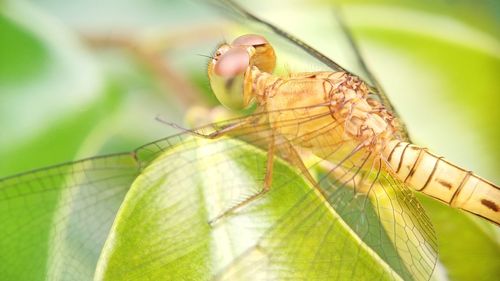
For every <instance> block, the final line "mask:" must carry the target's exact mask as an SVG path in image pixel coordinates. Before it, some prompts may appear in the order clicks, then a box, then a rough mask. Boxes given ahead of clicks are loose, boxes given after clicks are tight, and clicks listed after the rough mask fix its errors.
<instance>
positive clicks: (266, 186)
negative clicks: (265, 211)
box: [208, 134, 276, 225]
mask: <svg viewBox="0 0 500 281" xmlns="http://www.w3.org/2000/svg"><path fill="white" fill-rule="evenodd" d="M275 149H276V144H275V139H274V134H272V136H271V141H270V142H269V146H268V150H267V162H266V173H265V176H264V182H263V185H262V189H261V190H260V191H259V192H257V193H255V194H253V195H251V196H250V197H247V198H245V199H244V200H243V201H241V202H239V203H238V204H236V205H234V206H232V207H231V208H229V209H227V210H225V211H224V212H222V213H221V214H220V215H218V216H216V217H215V218H213V219H211V220H209V221H208V223H209V224H210V225H214V224H215V223H217V222H218V221H219V220H220V219H221V218H223V217H225V216H228V215H231V214H233V213H234V212H235V211H236V210H238V209H240V208H242V207H244V206H246V205H248V204H250V203H251V202H253V201H255V200H257V199H259V198H260V197H261V196H263V195H264V194H266V193H267V192H268V191H269V190H270V189H271V185H272V179H273V163H274V154H275Z"/></svg>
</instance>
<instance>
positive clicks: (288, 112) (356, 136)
mask: <svg viewBox="0 0 500 281" xmlns="http://www.w3.org/2000/svg"><path fill="white" fill-rule="evenodd" d="M251 75H252V79H251V80H252V85H253V87H252V91H251V92H252V96H253V97H255V99H256V101H257V102H258V104H259V106H260V107H265V109H266V111H268V112H269V119H270V122H271V124H272V126H274V127H275V128H276V130H277V131H279V132H280V133H281V134H283V135H285V136H287V137H288V138H289V139H296V138H300V136H314V135H318V136H317V137H316V138H330V139H333V140H338V141H346V140H350V141H352V143H354V144H355V145H362V146H366V147H367V148H368V149H370V150H372V151H375V152H381V151H382V149H383V148H384V147H385V146H386V144H387V143H388V142H389V141H390V140H392V139H393V138H395V133H396V131H397V129H396V123H395V122H396V121H395V118H394V116H393V115H392V114H391V113H390V112H388V111H387V110H386V109H385V108H384V106H383V105H382V104H380V103H379V102H378V101H376V100H374V99H372V98H370V97H369V88H368V87H367V85H366V84H365V83H364V82H363V81H362V80H361V79H359V78H358V77H356V76H353V75H349V74H347V73H345V72H306V73H297V74H292V75H289V76H287V77H278V76H275V75H271V74H268V73H262V72H260V71H259V70H258V69H256V68H254V69H253V70H252V72H251ZM290 120H298V121H296V122H295V124H296V125H290V124H293V123H294V122H290ZM284 124H287V125H286V126H284ZM325 124H327V125H326V126H325ZM299 141H300V142H302V143H306V145H307V143H308V142H307V141H304V138H303V137H302V138H301V139H300V140H299ZM329 142H331V140H329ZM311 143H312V141H311ZM311 146H314V144H311Z"/></svg>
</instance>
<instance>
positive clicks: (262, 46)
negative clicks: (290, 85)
mask: <svg viewBox="0 0 500 281" xmlns="http://www.w3.org/2000/svg"><path fill="white" fill-rule="evenodd" d="M275 65H276V56H275V53H274V49H273V47H272V46H271V44H269V42H268V41H267V40H266V39H265V38H264V37H262V36H260V35H254V34H247V35H243V36H240V37H238V38H236V39H235V40H234V41H233V42H231V43H230V44H227V43H224V44H221V45H220V46H219V47H218V48H217V51H216V52H215V54H214V56H213V58H212V59H211V60H210V62H209V64H208V76H209V78H210V86H211V87H212V90H213V92H214V93H215V95H216V96H217V99H218V100H219V101H220V102H221V103H222V104H223V105H224V106H226V107H228V108H230V109H232V110H240V109H244V108H247V107H248V106H249V105H250V104H251V102H252V100H253V99H254V96H253V89H252V87H253V77H252V75H251V70H252V67H253V66H255V67H257V68H258V69H259V70H260V71H262V72H268V73H271V72H272V71H273V70H274V67H275Z"/></svg>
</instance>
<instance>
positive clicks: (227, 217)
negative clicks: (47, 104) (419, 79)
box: [0, 1, 498, 280]
mask: <svg viewBox="0 0 500 281" xmlns="http://www.w3.org/2000/svg"><path fill="white" fill-rule="evenodd" d="M223 2H224V4H226V5H227V7H230V8H231V9H233V10H234V11H235V12H237V13H239V14H242V15H243V16H245V17H247V18H249V19H251V20H254V21H256V22H259V23H261V24H264V25H267V26H268V27H270V28H271V29H273V30H274V31H275V32H277V33H278V34H280V35H281V36H283V37H284V38H286V39H287V40H290V42H292V43H293V44H296V45H297V46H298V47H299V48H302V49H304V50H306V51H308V52H310V53H311V54H312V55H313V56H314V57H316V58H317V59H318V60H320V61H322V62H324V63H325V64H326V65H328V66H330V67H331V68H332V71H330V72H312V73H299V74H290V75H289V76H288V77H277V76H273V75H272V74H270V72H271V71H272V68H273V67H274V62H273V57H274V55H275V54H274V50H273V48H272V45H271V44H270V43H269V42H268V41H267V40H266V39H265V38H263V37H260V36H256V35H250V36H242V37H239V38H237V39H236V40H235V41H233V42H232V43H231V44H224V45H222V46H220V47H219V48H218V51H217V52H216V53H215V54H214V59H213V60H211V63H210V64H209V73H210V83H211V85H212V88H213V90H214V93H215V94H216V95H217V96H218V97H219V98H220V100H221V102H223V103H225V104H227V105H228V106H230V107H235V106H245V105H248V104H249V103H250V101H251V100H252V99H253V100H256V101H257V103H258V104H259V105H260V107H259V111H258V112H256V113H254V114H252V115H251V116H248V117H243V118H239V119H235V120H229V121H226V122H222V123H215V124H211V125H209V126H205V127H202V128H199V129H195V130H186V132H184V133H181V134H179V135H175V136H172V137H169V138H166V139H162V140H159V141H156V142H153V143H150V144H146V145H144V146H142V147H140V148H138V149H137V150H135V151H134V152H132V153H123V154H115V155H107V156H101V157H94V158H89V159H84V160H81V161H76V162H72V163H68V164H62V165H58V166H55V167H50V168H44V169H40V170H37V171H33V172H28V173H25V174H22V175H17V176H13V177H8V178H5V179H2V180H0V190H1V193H0V194H1V199H0V202H1V203H0V210H2V212H0V213H1V214H2V220H1V221H2V235H3V236H4V237H7V239H2V244H1V249H2V252H4V253H7V254H8V255H10V256H17V257H22V258H23V259H28V257H29V255H33V253H34V255H35V256H37V255H43V254H44V253H45V252H51V253H55V254H54V255H53V256H51V257H49V258H47V261H45V262H46V264H48V266H46V265H45V263H44V264H29V267H28V268H25V267H21V265H20V264H19V260H21V259H19V258H18V259H10V260H6V261H3V262H2V266H1V271H2V272H4V274H3V276H6V277H12V278H11V279H19V278H15V277H19V275H18V276H14V275H9V274H13V273H12V272H9V271H8V268H14V269H17V270H18V271H22V270H21V268H22V269H25V272H26V274H29V272H30V271H35V270H37V269H39V268H44V269H43V270H42V272H44V274H45V276H47V277H49V278H52V279H58V278H60V279H64V277H66V278H68V277H67V276H69V278H70V279H71V277H75V278H77V277H79V276H89V278H88V279H90V278H92V277H91V276H93V275H94V272H84V271H83V269H82V268H83V267H82V266H81V264H85V263H98V265H99V264H104V263H106V261H109V260H112V258H113V256H112V254H108V255H105V256H101V257H100V258H99V261H97V257H99V253H95V249H102V248H103V247H110V245H112V244H113V243H114V242H116V243H125V244H127V243H128V244H130V245H131V247H139V245H142V246H143V247H150V250H151V255H152V256H153V257H157V260H156V262H155V261H151V260H145V261H144V262H142V263H141V262H139V263H134V264H130V266H127V269H124V268H123V266H121V267H120V266H116V267H114V268H113V267H102V268H105V270H104V271H105V272H106V274H113V275H112V276H118V277H121V279H125V278H140V277H143V278H154V277H151V276H148V275H147V274H148V273H147V271H144V270H142V269H144V268H147V267H148V265H153V266H157V267H163V268H170V269H172V268H176V269H177V272H178V273H177V274H179V275H175V274H176V273H175V272H176V271H172V270H171V271H170V274H172V275H169V276H168V278H167V279H170V280H176V279H181V278H184V279H195V280H196V279H198V280H290V279H299V280H304V279H307V280H319V279H324V280H343V279H349V280H351V279H354V280H363V279H365V280H366V279H374V278H377V279H404V280H427V279H429V278H430V276H431V274H432V271H433V269H434V267H435V263H436V259H437V254H436V242H435V237H434V231H433V228H432V225H431V223H430V221H429V219H428V218H427V216H426V214H425V212H424V211H423V209H422V207H421V206H420V204H419V203H418V201H417V200H416V199H415V198H414V196H413V194H412V193H411V191H410V189H409V188H408V187H414V188H416V189H420V190H421V191H422V192H424V193H426V194H429V195H431V196H433V197H436V198H438V199H440V200H442V201H444V202H447V203H449V204H452V205H454V206H456V207H460V208H463V209H465V210H467V211H470V212H473V213H476V214H478V215H480V216H483V217H485V218H487V219H490V220H492V221H494V222H497V223H498V217H497V216H495V214H494V213H492V211H493V210H494V209H495V208H494V206H496V205H495V204H498V200H497V199H498V197H495V194H498V193H494V192H495V190H496V192H498V187H497V186H496V185H494V184H492V183H489V182H487V181H486V180H483V179H481V178H479V177H478V176H476V175H475V174H473V173H471V172H467V171H465V170H463V169H461V168H459V167H457V166H454V165H452V164H451V163H449V162H448V161H446V160H444V159H443V158H441V157H438V156H436V155H434V154H432V153H430V152H428V151H427V150H426V149H423V148H420V147H418V146H415V145H411V144H409V143H408V140H409V137H408V135H407V133H406V132H405V129H404V126H403V125H402V124H401V123H398V118H397V116H396V115H395V114H394V113H393V112H394V110H393V107H392V105H390V103H389V102H388V99H387V98H385V96H384V94H383V91H382V90H381V88H380V87H379V86H377V85H373V86H372V85H369V84H368V83H365V82H363V81H362V80H361V79H359V78H358V77H357V76H356V75H354V74H352V73H350V72H348V71H347V70H346V69H344V68H342V67H341V66H339V65H338V64H336V63H335V62H333V61H332V60H330V59H329V58H328V57H326V56H324V55H322V54H321V53H319V52H317V51H315V50H314V49H313V48H312V47H310V46H308V45H307V44H305V43H304V42H302V41H300V40H298V39H297V38H294V37H293V36H291V35H289V34H288V33H286V32H284V31H282V30H281V29H279V28H277V27H275V26H274V25H271V24H269V23H267V22H266V21H264V20H262V19H260V18H258V17H256V16H255V15H253V14H251V13H249V12H248V11H246V10H245V9H243V8H242V7H240V6H238V5H236V4H235V3H233V2H231V1H223ZM278 55H279V54H278ZM242 70H243V72H241V71H242ZM285 81H292V82H293V83H290V84H292V85H298V84H297V82H300V85H299V86H294V87H291V89H290V90H288V93H289V95H288V96H287V95H286V94H284V95H282V94H283V93H287V91H286V89H288V88H286V87H287V86H286V82H285ZM318 81H319V82H318ZM269 87H272V89H270V88H269ZM267 89H269V90H267ZM325 89H326V90H328V91H325ZM294 91H295V92H294ZM291 93H293V95H294V96H295V97H300V98H296V99H290V96H291ZM313 93H314V94H315V95H313ZM273 94H274V97H275V98H274V99H271V97H272V95H273ZM330 94H331V95H330ZM325 95H326V96H327V97H328V99H325V98H324V96H325ZM170 125H172V126H176V125H174V124H170ZM180 129H181V130H184V129H182V128H180ZM306 160H307V161H306ZM248 162H252V164H249V163H248ZM239 166H244V167H246V168H247V169H249V170H250V171H251V172H253V173H254V174H256V175H258V176H261V177H262V179H261V180H260V181H256V182H252V181H239V180H237V178H241V177H238V175H239V174H238V173H239V172H241V170H240V169H238V167H239ZM290 166H292V167H293V168H290ZM291 170H294V171H295V172H296V174H297V176H290V174H292V173H290V171H291ZM197 173H202V174H203V176H202V178H203V181H205V183H204V184H203V186H204V187H205V188H206V190H205V192H206V193H207V197H208V199H207V202H208V203H210V204H208V203H207V205H209V206H208V207H207V209H208V211H207V214H205V216H203V217H202V218H201V220H197V219H192V217H196V215H197V214H199V212H195V211H194V210H193V206H194V205H195V204H194V201H195V199H196V198H192V197H189V196H188V195H186V194H190V192H189V191H194V188H195V187H194V186H195V184H194V183H193V181H191V178H194V177H195V175H196V174H197ZM240 176H241V175H240ZM141 182H142V183H143V184H142V185H141V184H139V183H141ZM144 182H145V183H146V185H147V186H148V187H149V188H148V189H147V190H143V189H140V188H134V185H141V186H143V185H144ZM206 182H208V183H206ZM474 183H475V184H476V185H475V186H476V187H478V188H484V192H478V191H476V190H472V188H471V187H470V186H471V185H472V184H474ZM131 185H132V187H130V186H131ZM227 186H229V189H227V190H224V189H222V188H221V190H219V189H218V187H227ZM158 187H163V188H165V189H167V190H168V192H167V193H166V194H167V195H168V197H166V198H158V197H150V196H151V194H154V193H150V192H151V191H153V190H155V189H157V188H158ZM292 188H299V189H300V188H302V189H303V194H302V195H301V196H296V197H293V196H288V197H287V196H286V193H287V191H288V192H290V190H291V189H292ZM248 190H250V191H251V192H248ZM186 191H188V192H186ZM472 191H474V192H472ZM468 192H469V194H467V193H468ZM488 192H493V194H488ZM51 193H55V194H57V196H56V197H54V196H50V194H51ZM96 193H99V194H101V197H100V198H105V199H103V200H102V202H101V201H97V202H95V201H94V200H93V198H95V197H94V196H93V195H94V194H96ZM103 193H104V194H106V195H108V196H102V194H103ZM193 193H194V192H193ZM193 193H191V194H193ZM40 194H42V196H40ZM471 195H474V196H477V197H471ZM131 197H136V198H137V197H139V198H144V200H145V199H149V200H150V202H151V203H150V204H151V205H155V204H162V203H165V202H163V201H162V200H167V201H168V202H167V206H168V208H167V207H165V209H164V211H163V212H160V213H159V214H158V215H161V216H164V219H165V227H164V228H163V230H164V232H165V235H166V237H167V238H165V240H162V241H151V244H148V243H146V242H148V241H142V242H140V244H139V243H136V242H137V241H132V240H130V239H129V238H128V236H127V233H130V232H134V231H135V230H131V229H129V230H128V231H126V232H127V233H122V234H123V235H122V237H121V238H120V237H115V238H113V239H109V238H107V237H96V236H95V234H94V233H102V232H98V231H96V229H101V228H105V229H112V231H113V233H120V231H119V229H117V228H118V226H117V225H116V224H115V225H112V224H113V221H114V220H115V218H116V220H118V219H120V218H123V219H129V220H132V219H133V218H134V215H135V214H137V213H140V212H142V211H144V210H142V209H134V208H131V207H129V208H120V204H121V202H122V201H123V200H129V198H131ZM463 197H466V198H473V199H476V198H477V200H473V201H467V200H465V201H464V200H463ZM269 198H271V199H269ZM273 198H276V199H275V200H281V201H283V203H282V205H283V209H284V210H282V213H277V214H276V216H277V218H276V219H275V220H274V221H272V223H271V224H270V225H267V224H266V223H265V222H264V221H259V220H258V219H257V218H255V217H254V218H253V219H254V220H256V221H257V222H253V223H249V222H248V221H245V220H241V218H247V217H245V213H252V212H253V213H256V214H260V213H259V211H261V209H259V206H260V205H259V204H262V203H261V202H267V201H266V200H272V199H273ZM482 200H487V201H482ZM53 201H57V202H58V204H59V206H60V207H61V210H62V211H60V212H58V213H57V214H56V215H53V214H52V213H51V210H49V209H45V208H43V206H44V204H50V203H53ZM20 202H21V203H20ZM486 202H487V203H486ZM119 209H120V210H119ZM39 210H43V211H45V212H41V213H40V212H38V211H39ZM117 213H119V215H117ZM14 214H15V215H14ZM186 216H188V218H191V219H190V220H187V222H186V221H182V220H181V219H180V217H182V218H186ZM82 221H83V223H82ZM194 222H198V223H197V224H195V223H194ZM43 224H45V225H48V224H51V225H53V227H52V229H51V230H50V232H48V233H39V231H38V228H37V226H39V225H43ZM227 224H236V225H237V226H238V228H237V231H240V233H243V232H244V233H245V235H248V236H252V235H253V236H256V237H255V238H254V240H253V241H254V243H248V242H247V243H244V242H242V243H241V244H242V246H239V247H241V249H239V248H238V249H237V250H235V252H236V253H234V254H233V256H232V258H230V259H227V256H226V255H225V254H224V253H222V252H223V251H221V253H220V256H218V258H220V260H221V261H220V262H219V263H218V264H217V265H211V267H209V269H206V268H205V266H206V265H204V264H201V263H200V264H196V265H190V266H186V265H185V262H186V261H183V260H182V257H183V256H185V255H187V254H189V253H190V252H195V251H194V249H200V248H204V247H206V246H207V244H205V242H206V241H204V240H203V239H202V238H200V237H205V236H206V232H210V233H212V232H215V231H219V230H220V229H224V226H225V225H227ZM245 224H251V225H253V227H254V228H257V230H255V229H252V231H249V230H248V228H245V226H244V225H245ZM174 226H175V227H174ZM225 229H226V230H227V229H228V227H227V226H226V228H225ZM242 229H245V230H246V231H243V230H242ZM261 229H262V230H261ZM10 237H12V238H11V239H9V238H10ZM308 237H312V238H314V240H315V241H310V240H308ZM47 240H48V241H50V242H49V243H46V242H45V241H47ZM351 240H352V241H351ZM5 241H7V242H5ZM104 241H106V244H104ZM9 242H11V243H9ZM134 242H135V243H134ZM159 242H163V243H166V244H167V242H169V243H168V245H165V246H161V245H160V246H159V245H158V243H159ZM212 242H213V241H212ZM217 243H221V242H220V241H219V242H217ZM217 243H214V244H217ZM40 244H41V245H40ZM90 244H92V245H90ZM214 247H215V246H214ZM221 248H224V247H223V246H221V245H219V244H217V247H215V249H221ZM33 249H34V250H33ZM186 249H187V250H186ZM73 251H76V252H83V253H84V254H83V255H82V256H83V257H85V259H78V258H74V257H75V256H77V255H76V254H75V252H73ZM155 251H158V252H155ZM195 260H196V261H198V260H200V259H195ZM61 268H62V269H61ZM183 268H187V269H190V271H191V272H190V274H192V275H189V276H188V277H186V276H185V275H181V273H183V274H185V273H186V272H184V271H183V270H182V269H183ZM44 270H46V271H44ZM200 271H202V272H201V274H200V273H199V272H200ZM110 272H111V273H110ZM21 274H23V273H21ZM103 274H104V273H103ZM197 274H198V275H197ZM21 276H23V275H21ZM101 276H107V275H101ZM193 276H195V277H196V278H194V277H193ZM163 277H164V278H165V276H163ZM102 279H105V277H102Z"/></svg>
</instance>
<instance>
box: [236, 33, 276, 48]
mask: <svg viewBox="0 0 500 281" xmlns="http://www.w3.org/2000/svg"><path fill="white" fill-rule="evenodd" d="M267 43H268V42H267V40H266V38H264V37H263V36H260V35H256V34H245V35H242V36H240V37H238V38H236V39H234V41H233V42H232V43H231V45H233V46H256V45H262V44H267Z"/></svg>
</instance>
